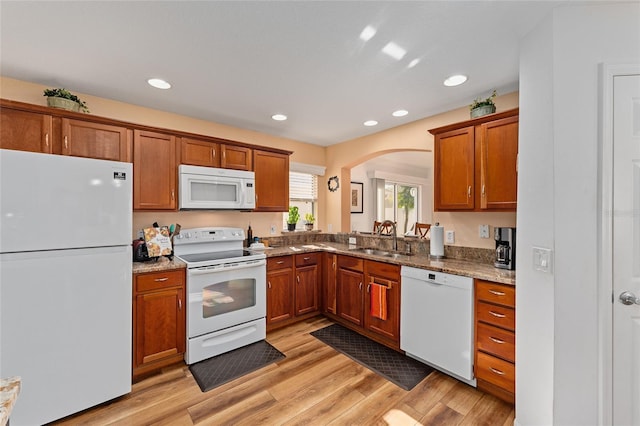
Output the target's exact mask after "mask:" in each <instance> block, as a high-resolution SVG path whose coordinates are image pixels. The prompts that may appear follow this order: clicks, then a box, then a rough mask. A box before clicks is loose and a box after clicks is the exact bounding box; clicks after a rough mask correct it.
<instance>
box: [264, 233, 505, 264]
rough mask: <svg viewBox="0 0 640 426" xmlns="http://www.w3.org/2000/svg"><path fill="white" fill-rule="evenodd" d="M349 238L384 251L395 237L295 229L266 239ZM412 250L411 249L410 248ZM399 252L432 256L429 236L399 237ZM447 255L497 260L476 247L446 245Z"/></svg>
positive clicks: (287, 242)
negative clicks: (422, 237)
mask: <svg viewBox="0 0 640 426" xmlns="http://www.w3.org/2000/svg"><path fill="white" fill-rule="evenodd" d="M349 237H355V238H356V246H357V247H367V248H375V249H382V250H392V249H393V238H392V237H387V236H378V235H365V234H347V233H344V232H339V233H337V234H328V233H322V232H317V231H315V232H314V231H312V232H291V233H283V234H281V235H279V236H270V237H268V238H267V237H265V238H263V241H265V240H266V241H267V242H268V244H269V245H270V246H272V247H282V246H296V245H301V244H313V243H322V242H327V243H338V244H345V245H348V244H349ZM407 249H408V250H407ZM398 251H401V252H406V251H410V252H411V253H413V254H417V255H425V256H427V255H429V253H430V247H429V240H428V239H418V238H405V237H398ZM444 255H445V257H446V258H448V259H460V260H468V261H471V262H477V263H485V264H489V265H493V262H494V261H495V250H493V249H485V248H475V247H461V246H448V245H445V246H444Z"/></svg>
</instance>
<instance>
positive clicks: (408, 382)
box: [311, 324, 433, 390]
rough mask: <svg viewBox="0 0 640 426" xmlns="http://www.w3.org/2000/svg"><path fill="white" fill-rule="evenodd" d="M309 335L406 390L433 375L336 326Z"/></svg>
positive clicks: (414, 362)
mask: <svg viewBox="0 0 640 426" xmlns="http://www.w3.org/2000/svg"><path fill="white" fill-rule="evenodd" d="M311 335H312V336H314V337H316V338H317V339H319V340H321V341H323V342H324V343H326V344H327V345H329V346H331V347H332V348H334V349H335V350H337V351H338V352H342V353H343V354H345V355H346V356H348V357H349V358H351V359H352V360H354V361H356V362H357V363H359V364H362V365H363V366H365V367H367V368H368V369H370V370H372V371H373V372H375V373H377V374H379V375H381V376H382V377H384V378H385V379H387V380H389V381H391V382H393V383H395V384H396V385H398V386H400V387H401V388H402V389H405V390H411V389H412V388H413V387H414V386H415V385H417V384H418V383H420V382H421V381H422V379H424V378H425V377H427V376H428V375H429V373H431V372H432V371H433V368H431V367H429V366H428V365H425V364H423V363H421V362H419V361H417V360H415V359H413V358H409V357H407V356H405V355H402V354H401V353H399V352H396V351H394V350H393V349H389V348H387V347H386V346H383V345H381V344H379V343H377V342H374V341H373V340H370V339H367V338H366V337H364V336H361V335H360V334H358V333H356V332H354V331H351V330H349V329H348V328H345V327H343V326H341V325H339V324H332V325H330V326H328V327H325V328H322V329H320V330H317V331H314V332H312V333H311Z"/></svg>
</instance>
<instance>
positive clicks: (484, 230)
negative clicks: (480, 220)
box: [478, 225, 489, 238]
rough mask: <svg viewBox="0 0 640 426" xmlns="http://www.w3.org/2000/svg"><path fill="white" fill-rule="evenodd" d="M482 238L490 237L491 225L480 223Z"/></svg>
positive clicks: (479, 228) (479, 229) (479, 231)
mask: <svg viewBox="0 0 640 426" xmlns="http://www.w3.org/2000/svg"><path fill="white" fill-rule="evenodd" d="M478 233H479V234H480V238H489V225H480V226H479V227H478Z"/></svg>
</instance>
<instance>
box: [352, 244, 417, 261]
mask: <svg viewBox="0 0 640 426" xmlns="http://www.w3.org/2000/svg"><path fill="white" fill-rule="evenodd" d="M349 251H355V252H358V253H363V254H371V255H374V256H383V257H391V258H393V259H397V258H399V257H401V256H411V253H400V252H395V251H387V250H378V249H372V248H365V247H358V248H354V249H350V250H349Z"/></svg>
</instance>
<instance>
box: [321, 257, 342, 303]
mask: <svg viewBox="0 0 640 426" xmlns="http://www.w3.org/2000/svg"><path fill="white" fill-rule="evenodd" d="M323 265H324V269H323V270H324V274H323V277H322V285H321V286H320V288H321V292H322V301H321V303H322V312H323V313H325V314H333V315H336V312H337V311H336V279H337V274H338V255H337V254H335V253H324V259H323Z"/></svg>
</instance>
